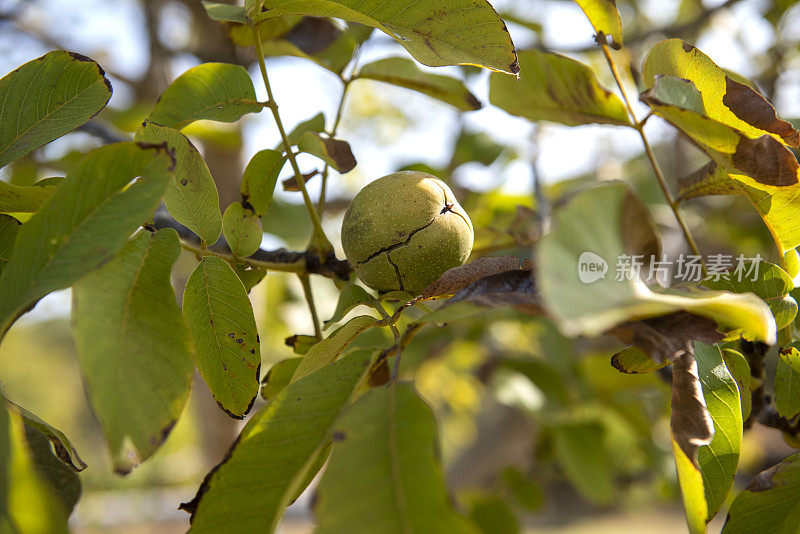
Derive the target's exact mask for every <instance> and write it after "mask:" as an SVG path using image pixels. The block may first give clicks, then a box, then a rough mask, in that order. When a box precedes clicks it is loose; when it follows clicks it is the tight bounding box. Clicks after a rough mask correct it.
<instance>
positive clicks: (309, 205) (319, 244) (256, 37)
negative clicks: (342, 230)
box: [250, 26, 333, 257]
mask: <svg viewBox="0 0 800 534" xmlns="http://www.w3.org/2000/svg"><path fill="white" fill-rule="evenodd" d="M250 29H251V31H252V33H253V41H254V42H255V48H256V56H257V57H258V67H259V69H260V70H261V77H262V78H263V79H264V85H265V86H266V89H267V98H268V102H267V107H269V109H270V110H271V111H272V117H273V118H274V119H275V124H276V125H277V126H278V131H279V132H280V134H281V140H282V141H283V147H284V149H285V151H286V155H287V157H288V158H289V163H291V165H292V170H294V174H295V176H296V177H297V184H298V185H299V186H300V192H301V193H302V194H303V202H305V205H306V209H307V210H308V215H309V217H311V224H312V225H313V227H314V233H313V235H312V236H311V242H310V243H309V249H310V250H313V251H314V252H316V253H318V254H319V255H320V257H323V256H326V255H328V254H329V253H330V252H331V251H332V250H333V245H331V242H330V241H329V240H328V237H327V236H326V235H325V231H324V230H323V229H322V224H321V223H320V220H319V215H318V214H317V210H316V209H315V208H314V203H313V202H312V201H311V197H310V196H309V195H308V191H307V190H306V182H305V180H304V179H303V174H302V173H301V172H300V167H299V166H298V165H297V158H296V157H295V154H294V152H292V145H291V143H289V138H288V136H287V135H286V129H285V128H284V127H283V122H282V121H281V116H280V113H278V104H277V103H276V102H275V98H274V97H273V95H272V87H271V86H270V83H269V76H268V75H267V65H266V63H265V61H264V50H263V48H262V46H261V35H260V33H259V30H258V27H257V26H251V27H250Z"/></svg>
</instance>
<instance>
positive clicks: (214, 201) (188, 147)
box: [133, 121, 222, 245]
mask: <svg viewBox="0 0 800 534" xmlns="http://www.w3.org/2000/svg"><path fill="white" fill-rule="evenodd" d="M133 139H134V141H137V142H139V143H152V144H159V143H166V144H167V147H168V148H169V149H170V150H172V151H173V153H174V155H175V171H174V177H173V179H172V180H170V181H169V185H168V186H167V191H166V192H165V193H164V204H165V205H166V206H167V209H168V210H169V213H170V215H172V216H173V217H174V218H175V220H176V221H178V222H179V223H181V224H182V225H184V226H185V227H187V228H188V229H190V230H191V231H193V232H194V233H196V234H197V235H198V236H200V239H202V240H203V241H205V242H206V243H208V244H209V245H211V244H214V243H215V242H216V241H217V239H218V238H219V235H220V233H221V232H222V214H220V212H219V194H218V193H217V186H216V184H214V179H213V178H212V177H211V172H210V171H209V170H208V167H207V166H206V162H205V161H204V160H203V156H201V155H200V152H198V151H197V149H196V148H195V146H194V145H193V144H192V142H191V141H189V139H188V138H187V137H186V136H185V135H183V134H182V133H181V132H179V131H178V130H175V129H173V128H167V127H164V126H159V125H158V124H154V123H152V122H149V121H145V123H144V124H143V125H142V126H141V127H140V128H139V129H138V130H137V132H136V135H135V136H134V138H133Z"/></svg>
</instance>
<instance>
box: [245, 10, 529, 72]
mask: <svg viewBox="0 0 800 534" xmlns="http://www.w3.org/2000/svg"><path fill="white" fill-rule="evenodd" d="M261 4H262V5H263V7H265V8H266V10H265V11H263V12H258V13H255V14H251V18H252V19H253V20H254V21H255V22H259V21H262V20H265V19H268V18H272V17H278V16H281V15H307V16H312V17H336V18H340V19H344V20H347V21H350V22H357V23H359V24H365V25H367V26H372V27H373V28H377V29H379V30H381V31H383V32H385V33H386V34H388V35H389V36H390V37H392V38H393V39H394V40H396V41H397V42H398V43H400V44H401V45H403V47H404V48H405V49H406V50H408V51H409V53H411V55H412V56H414V58H415V59H416V60H417V61H419V62H420V63H423V64H425V65H428V66H431V67H438V66H442V65H477V66H481V67H486V68H489V69H492V70H497V71H500V72H506V73H509V74H516V73H517V72H519V65H518V64H517V57H516V54H515V53H514V43H512V42H511V36H510V35H509V34H508V30H507V29H506V27H505V24H504V23H503V21H502V19H501V18H500V16H499V15H498V14H497V13H496V12H495V11H494V9H493V8H492V6H491V5H490V4H489V3H488V2H486V1H485V0H477V1H469V0H448V1H447V2H441V3H437V4H435V5H434V4H427V3H419V2H417V3H404V2H391V3H387V2H381V1H380V0H338V1H334V0H265V1H264V2H261ZM248 13H253V12H250V11H248Z"/></svg>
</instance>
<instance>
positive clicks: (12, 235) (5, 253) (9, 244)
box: [0, 213, 20, 274]
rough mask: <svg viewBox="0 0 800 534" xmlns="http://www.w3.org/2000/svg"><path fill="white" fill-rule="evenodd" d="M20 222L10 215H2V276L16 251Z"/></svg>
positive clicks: (0, 217)
mask: <svg viewBox="0 0 800 534" xmlns="http://www.w3.org/2000/svg"><path fill="white" fill-rule="evenodd" d="M19 227H20V222H19V221H18V220H16V219H15V218H14V217H12V216H10V215H5V214H2V213H0V274H2V273H3V268H4V267H5V266H6V262H8V258H9V257H10V256H11V251H12V250H13V249H14V241H15V240H16V239H17V232H19Z"/></svg>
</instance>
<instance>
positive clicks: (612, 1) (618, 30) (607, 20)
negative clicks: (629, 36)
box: [575, 0, 622, 48]
mask: <svg viewBox="0 0 800 534" xmlns="http://www.w3.org/2000/svg"><path fill="white" fill-rule="evenodd" d="M575 3H576V4H578V5H579V6H581V9H582V10H583V12H584V13H586V18H588V19H589V22H591V23H592V27H594V31H596V32H602V33H603V34H604V35H609V36H611V38H612V39H613V43H612V46H614V48H621V47H622V22H621V21H620V18H619V10H617V2H616V0H575Z"/></svg>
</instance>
